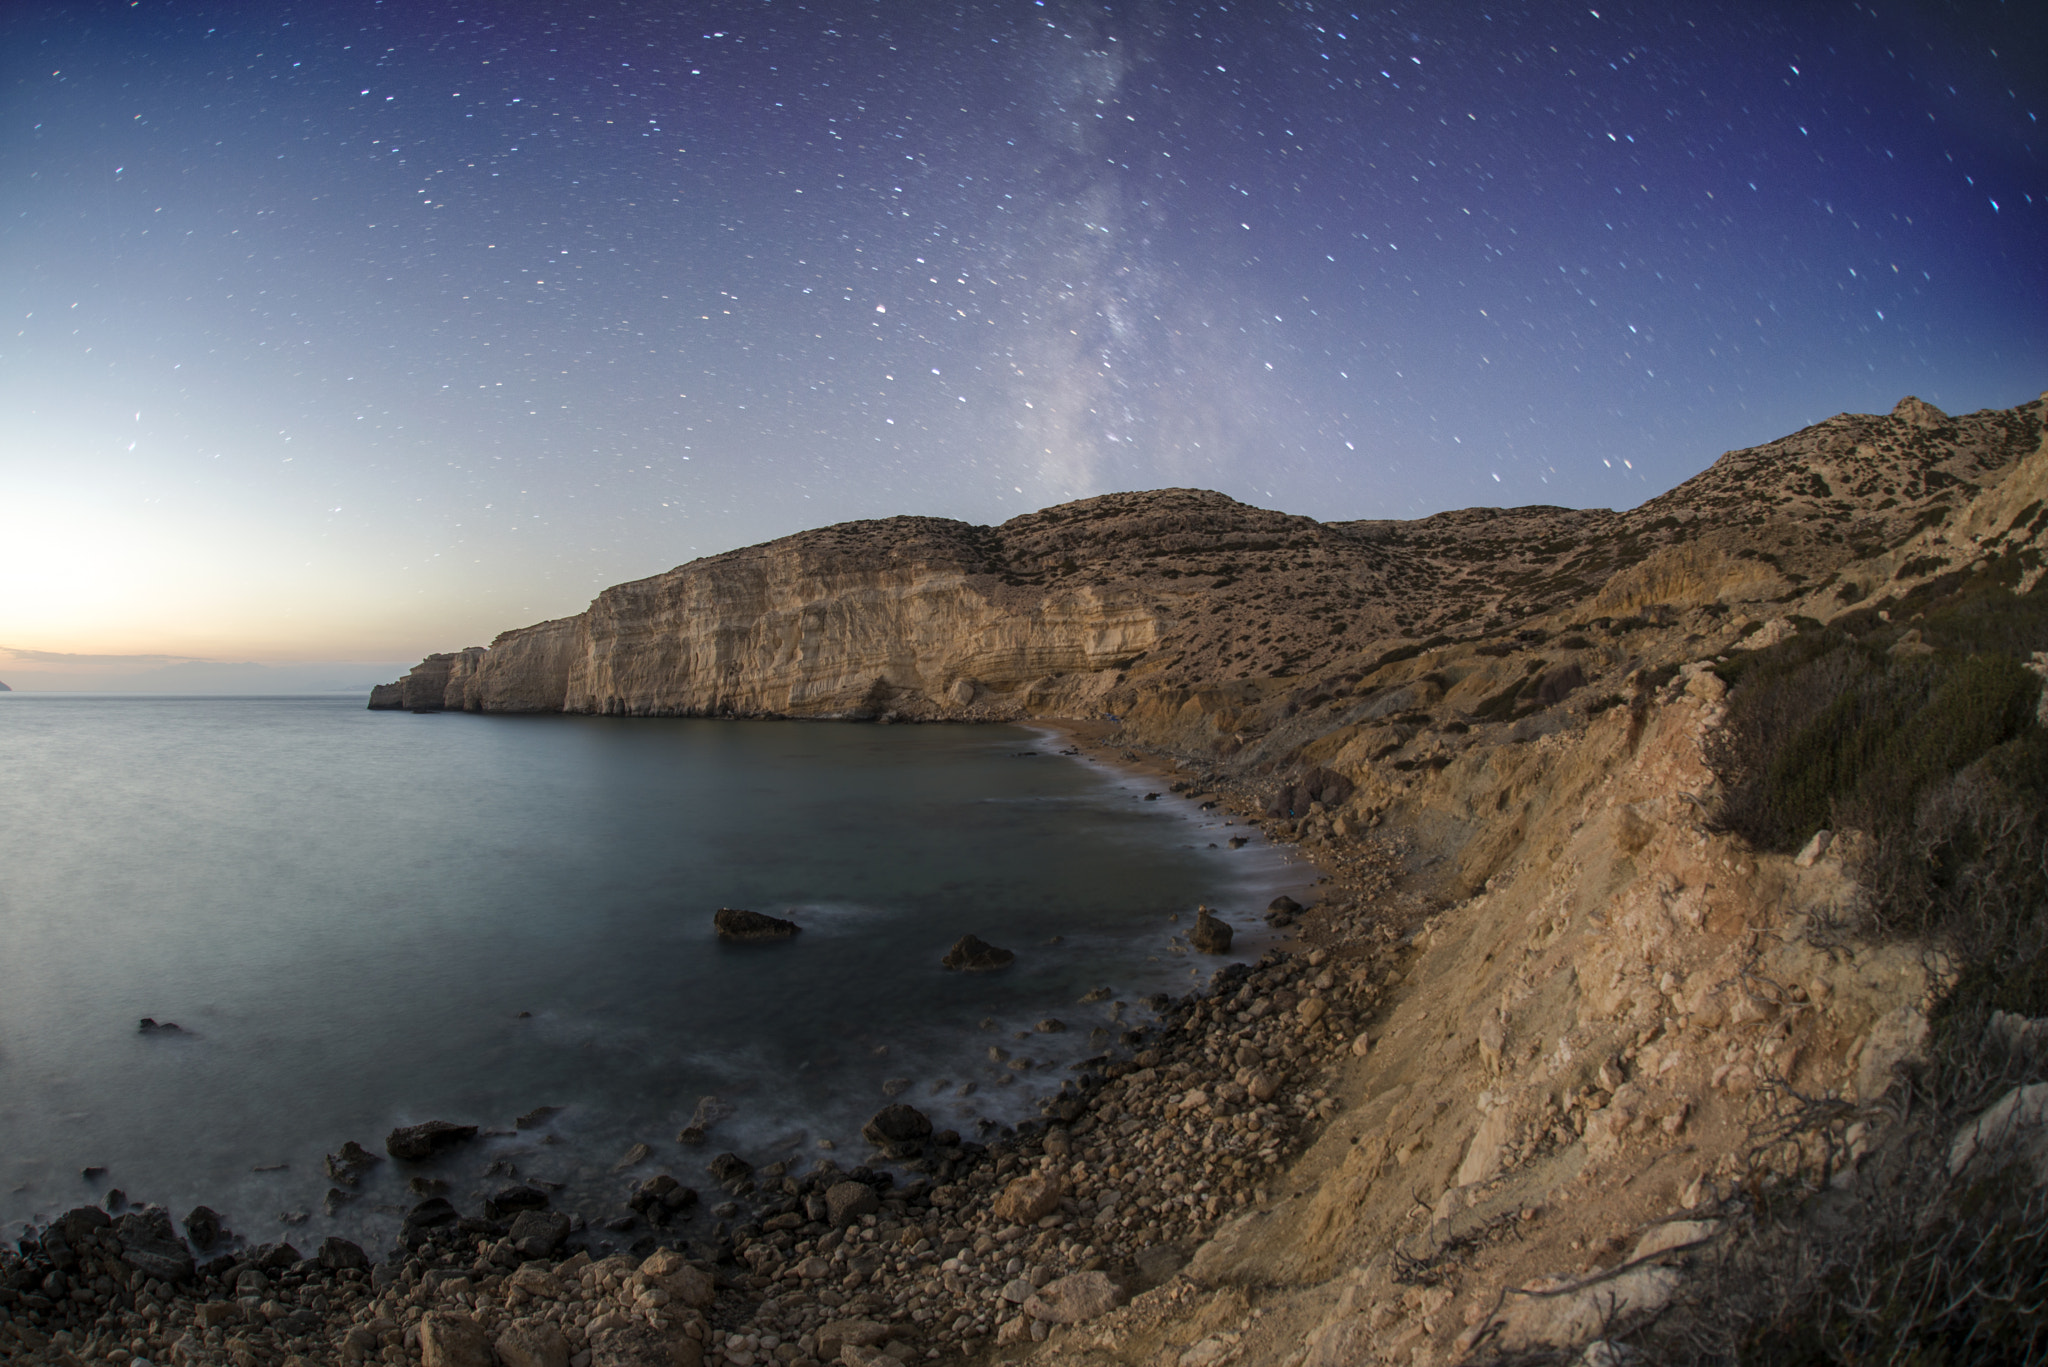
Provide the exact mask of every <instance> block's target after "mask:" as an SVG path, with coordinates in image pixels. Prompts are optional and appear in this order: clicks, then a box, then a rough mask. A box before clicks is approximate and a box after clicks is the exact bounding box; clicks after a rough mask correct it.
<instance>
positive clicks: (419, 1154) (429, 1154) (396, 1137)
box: [384, 1120, 476, 1163]
mask: <svg viewBox="0 0 2048 1367" xmlns="http://www.w3.org/2000/svg"><path fill="white" fill-rule="evenodd" d="M474 1138H476V1126H474V1125H457V1124H454V1123H452V1122H450V1121H446V1120H429V1121H426V1122H425V1123H424V1124H419V1125H401V1126H399V1127H398V1128H397V1129H395V1130H393V1131H392V1132H391V1133H390V1134H388V1135H386V1136H384V1152H386V1153H388V1154H390V1155H391V1156H392V1157H393V1158H396V1159H399V1160H400V1161H402V1162H406V1163H424V1162H425V1161H426V1160H428V1159H429V1158H433V1157H435V1156H437V1155H439V1154H443V1153H446V1152H447V1151H448V1150H449V1149H452V1148H454V1147H455V1146H456V1145H457V1144H466V1143H468V1142H469V1141H470V1140H472V1139H474Z"/></svg>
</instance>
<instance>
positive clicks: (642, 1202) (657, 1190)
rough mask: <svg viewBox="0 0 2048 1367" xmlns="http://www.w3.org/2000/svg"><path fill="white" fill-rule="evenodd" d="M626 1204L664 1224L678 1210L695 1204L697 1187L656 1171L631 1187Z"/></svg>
mask: <svg viewBox="0 0 2048 1367" xmlns="http://www.w3.org/2000/svg"><path fill="white" fill-rule="evenodd" d="M626 1204H627V1205H628V1206H630V1207H632V1208H633V1209H634V1210H637V1211H639V1212H640V1213H641V1214H642V1215H645V1216H646V1217H647V1218H648V1219H650V1220H652V1221H654V1223H656V1224H658V1225H665V1224H667V1223H668V1221H669V1217H670V1216H671V1215H674V1214H675V1213H676V1212H678V1211H684V1210H688V1209H689V1208H690V1207H692V1206H694V1205H696V1204H697V1189H696V1188H695V1187H686V1186H684V1185H683V1184H682V1183H681V1182H678V1181H676V1179H675V1178H673V1177H671V1176H669V1175H668V1174H667V1173H665V1172H664V1173H658V1174H656V1175H655V1176H653V1177H650V1178H648V1179H647V1180H646V1181H645V1182H642V1183H641V1184H640V1185H639V1186H637V1187H634V1188H633V1194H632V1195H631V1196H628V1197H627V1198H626Z"/></svg>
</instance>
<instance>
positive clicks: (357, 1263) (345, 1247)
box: [313, 1234, 370, 1272]
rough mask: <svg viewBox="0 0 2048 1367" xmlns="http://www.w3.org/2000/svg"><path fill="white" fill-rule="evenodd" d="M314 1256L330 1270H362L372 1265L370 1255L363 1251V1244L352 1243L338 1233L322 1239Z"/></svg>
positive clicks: (321, 1264)
mask: <svg viewBox="0 0 2048 1367" xmlns="http://www.w3.org/2000/svg"><path fill="white" fill-rule="evenodd" d="M313 1257H314V1259H315V1260H316V1261H318V1262H319V1264H320V1266H322V1267H324V1268H326V1269H327V1270H328V1271H330V1272H351V1271H353V1272H361V1271H362V1270H364V1269H365V1268H367V1267H369V1265H370V1255H369V1254H367V1253H365V1252H363V1248H362V1245H361V1244H356V1243H351V1242H350V1241H348V1240H347V1239H344V1238H342V1237H341V1236H340V1235H338V1234H330V1235H328V1236H327V1237H326V1238H325V1239H323V1240H321V1241H320V1249H319V1251H318V1252H316V1253H315V1254H314V1255H313Z"/></svg>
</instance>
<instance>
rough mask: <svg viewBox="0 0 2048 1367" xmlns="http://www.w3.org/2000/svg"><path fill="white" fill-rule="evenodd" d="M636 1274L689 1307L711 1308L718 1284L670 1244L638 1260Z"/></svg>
mask: <svg viewBox="0 0 2048 1367" xmlns="http://www.w3.org/2000/svg"><path fill="white" fill-rule="evenodd" d="M640 1275H641V1276H642V1277H645V1278H646V1279H647V1281H648V1282H649V1283H650V1284H652V1285H654V1286H658V1287H660V1288H661V1289H662V1290H664V1291H666V1292H668V1294H669V1295H670V1296H671V1297H673V1298H674V1299H675V1300H678V1301H681V1302H682V1303H683V1304H684V1305H687V1306H689V1307H690V1308H691V1309H692V1310H706V1311H708V1310H709V1309H711V1303H712V1301H713V1300H714V1299H716V1298H717V1295H718V1288H717V1286H716V1285H715V1284H714V1283H713V1282H712V1280H711V1276H710V1274H709V1273H707V1272H705V1271H704V1270H703V1269H702V1268H700V1267H698V1266H696V1265H695V1264H694V1263H692V1262H690V1261H689V1260H688V1259H687V1258H685V1257H684V1256H683V1255H682V1254H680V1253H678V1252H677V1251H676V1250H674V1249H672V1248H658V1249H656V1250H655V1251H654V1252H652V1253H650V1254H648V1255H647V1258H646V1260H645V1261H644V1262H642V1263H641V1264H640Z"/></svg>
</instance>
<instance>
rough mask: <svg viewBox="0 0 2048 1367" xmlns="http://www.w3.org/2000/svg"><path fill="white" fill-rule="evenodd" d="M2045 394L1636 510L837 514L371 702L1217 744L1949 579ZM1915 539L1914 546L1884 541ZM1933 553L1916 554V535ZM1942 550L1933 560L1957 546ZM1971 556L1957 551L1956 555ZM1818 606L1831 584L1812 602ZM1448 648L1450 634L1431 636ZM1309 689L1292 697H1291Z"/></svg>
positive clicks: (1868, 419)
mask: <svg viewBox="0 0 2048 1367" xmlns="http://www.w3.org/2000/svg"><path fill="white" fill-rule="evenodd" d="M2042 415H2043V404H2042V403H2041V402H2039V401H2037V402H2035V403H2032V404H2027V405H2023V406H2021V407H2019V408H2015V409H2010V410H2003V411H1987V412H1983V413H1977V414H1972V415H1970V416H1968V417H1963V418H1954V419H1951V418H1949V417H1947V416H1945V415H1943V414H1942V413H1940V412H1939V411H1938V410H1936V409H1934V408H1932V407H1930V406H1929V405H1927V404H1924V403H1921V402H1920V401H1919V400H1917V399H1907V400H1904V401H1902V402H1901V403H1900V405H1899V406H1898V408H1897V409H1895V410H1894V411H1893V412H1892V413H1890V414H1888V415H1881V416H1873V415H1853V414H1844V415H1841V416H1839V417H1835V418H1831V419H1829V420H1827V421H1826V422H1823V423H1819V424H1816V425H1815V426H1813V427H1811V428H1808V429H1806V430H1805V431H1803V432H1799V433H1796V434H1794V435H1792V436H1790V437H1786V438H1784V439H1783V440H1780V441H1777V442H1772V443H1770V444H1769V445H1766V446H1762V447H1756V448H1752V449H1749V450H1744V451H1736V452H1731V453H1730V454H1728V455H1727V456H1724V457H1723V458H1722V459H1721V460H1719V461H1717V462H1716V463H1715V464H1714V466H1713V467H1711V468H1710V469H1708V470H1707V471H1705V472H1703V473H1702V474H1700V475H1699V476H1697V477H1696V478H1694V479H1692V480H1689V481H1687V483H1685V484H1684V485H1681V486H1680V487H1679V488H1677V489H1675V490H1673V491H1671V492H1670V493H1668V494H1665V495H1663V496H1661V497H1659V498H1657V499H1653V500H1651V501H1650V502H1649V503H1646V504H1644V505H1642V506H1641V507H1639V508H1635V509H1632V510H1630V511H1628V512H1622V513H1614V512H1608V511H1605V510H1600V509H1593V510H1572V509H1565V508H1518V509H1492V508H1476V509H1465V510H1461V511H1458V512H1450V513H1441V514H1438V515H1436V516H1434V517H1429V518H1423V519H1420V520H1417V521H1412V522H1385V521H1377V522H1376V521H1366V522H1349V523H1330V524H1325V523H1319V522H1316V521H1313V520H1312V519H1309V518H1305V517H1296V516H1290V515H1287V514H1283V513H1274V512H1268V511H1265V510H1263V509H1258V508H1251V507H1247V506H1245V505H1244V504H1240V503H1237V502H1235V501H1233V500H1231V499H1229V498H1226V497H1224V496H1223V495H1221V494H1215V493H1209V492H1205V491H1200V490H1187V489H1167V490H1158V491H1153V492H1149V493H1141V494H1111V495H1106V496H1104V497H1100V498H1093V499H1086V500H1082V501H1080V502H1077V503H1070V504H1065V505H1062V506H1060V507H1056V508H1048V509H1046V510H1044V511H1042V512H1037V513H1031V514H1027V515H1025V516H1023V517H1019V518H1014V519H1012V520H1011V521H1009V522H1006V523H1004V524H1002V525H1001V526H999V527H975V526H970V525H968V524H966V523H961V522H953V521H948V520H945V519H940V518H917V517H898V518H888V519H884V520H881V521H873V522H850V523H842V524H840V525H838V526H833V527H826V528H821V529H819V530H816V531H810V532H803V533H800V534H798V535H795V536H790V537H784V538H782V539H781V540H779V541H771V542H768V543H767V544H765V545H760V546H750V547H747V548H745V549H742V550H737V551H732V552H728V553H726V554H724V555H717V556H711V557H707V558H705V559H702V560H696V561H692V562H691V563H689V564H687V565H683V566H680V567H678V568H676V569H672V570H670V571H668V572H667V573H665V574H659V575H655V576H654V577H652V578H649V579H642V580H637V581H635V582H633V583H629V584H620V585H617V586H615V587H613V588H610V589H607V590H605V591H604V592H603V593H602V594H600V595H598V597H597V599H596V601H595V602H593V603H592V604H591V605H590V607H589V608H588V609H586V610H585V611H584V612H582V613H580V614H578V615H577V616H575V617H568V618H561V619H558V620H555V621H551V622H542V623H539V624H537V625H535V626H530V627H524V628H520V629H518V630H516V631H509V632H506V633H505V634H503V635H501V636H500V637H498V638H497V639H496V640H495V641H493V642H492V643H491V645H490V647H489V648H487V649H486V648H482V647H470V648H469V649H466V650H463V651H459V652H454V653H450V654H445V655H434V656H430V657H429V658H428V659H426V660H425V661H423V662H422V663H421V664H420V665H419V666H418V667H417V668H415V669H414V670H413V671H412V673H411V674H410V675H408V676H407V677H406V678H405V679H403V680H400V681H399V682H397V683H396V684H389V685H384V686H381V687H380V688H378V689H377V690H376V691H375V693H374V694H373V696H372V698H371V702H370V705H371V706H372V707H379V708H453V709H466V710H469V711H485V712H550V711H568V712H598V713H613V714H621V715H633V716H655V715H734V716H791V717H881V716H888V715H892V714H893V715H896V716H901V717H904V718H958V719H976V720H996V719H1008V718H1018V717H1026V716H1053V717H1070V718H1081V717H1089V716H1096V715H1100V714H1103V713H1115V714H1118V715H1131V714H1135V715H1136V716H1137V717H1139V718H1142V719H1143V723H1142V724H1143V725H1144V726H1145V727H1146V728H1147V730H1146V735H1145V738H1146V739H1149V740H1151V741H1153V742H1155V743H1159V744H1168V745H1175V746H1192V747H1196V748H1201V749H1219V748H1220V749H1221V750H1223V751H1224V752H1229V751H1230V750H1231V749H1232V748H1233V747H1236V746H1241V745H1243V744H1245V743H1247V738H1248V737H1250V736H1251V735H1253V734H1255V733H1258V732H1261V731H1263V730H1265V729H1267V728H1269V727H1272V726H1273V725H1275V724H1277V723H1279V722H1281V721H1284V720H1285V718H1286V717H1287V716H1291V715H1292V713H1288V712H1286V708H1287V706H1288V701H1287V700H1286V699H1285V698H1284V697H1283V696H1282V695H1284V694H1298V695H1299V696H1297V697H1295V698H1293V701H1294V702H1295V703H1297V704H1298V703H1299V702H1300V701H1301V700H1302V699H1304V698H1305V697H1307V696H1312V695H1313V694H1314V693H1315V692H1317V691H1323V692H1329V691H1330V689H1329V688H1328V687H1321V688H1319V687H1318V686H1317V685H1316V682H1315V681H1317V680H1334V681H1337V682H1336V683H1334V684H1333V685H1332V686H1334V687H1341V686H1342V683H1341V680H1342V678H1343V676H1344V675H1345V674H1346V673H1356V672H1357V671H1358V668H1359V665H1360V664H1361V663H1363V662H1369V661H1371V660H1373V659H1376V658H1378V657H1380V656H1383V655H1384V654H1385V653H1386V652H1387V651H1388V650H1390V649H1396V650H1398V649H1401V648H1403V647H1404V645H1419V644H1421V643H1423V642H1436V643H1438V644H1444V643H1448V642H1449V641H1452V640H1463V641H1479V640H1483V639H1486V638H1489V637H1497V636H1500V635H1501V634H1503V633H1509V632H1512V631H1514V630H1515V629H1517V627H1518V625H1519V624H1521V623H1525V622H1527V621H1530V620H1532V619H1534V618H1536V617H1538V616H1540V615H1542V614H1544V613H1549V612H1558V611H1574V610H1576V611H1579V613H1580V615H1582V616H1585V617H1602V616H1606V617H1614V618H1622V619H1634V618H1637V617H1645V618H1652V619H1657V622H1656V624H1658V625H1666V623H1664V622H1663V620H1662V619H1664V618H1667V617H1672V616H1674V615H1675V614H1682V613H1684V612H1687V611H1698V610H1702V609H1712V610H1714V612H1715V613H1716V614H1718V613H1721V612H1725V611H1728V610H1730V609H1743V610H1746V611H1748V612H1749V613H1750V614H1751V615H1752V620H1756V619H1761V618H1768V617H1785V616H1787V615H1790V614H1791V613H1792V612H1793V611H1794V610H1795V609H1794V608H1788V607H1787V606H1786V605H1787V604H1793V605H1795V606H1796V611H1798V612H1804V613H1808V614H1810V615H1814V616H1819V617H1823V618H1824V617H1826V616H1828V615H1831V613H1832V611H1835V610H1840V609H1841V608H1842V607H1844V606H1846V605H1847V603H1849V602H1851V601H1853V597H1851V596H1847V595H1852V594H1853V595H1856V596H1860V595H1861V594H1862V593H1867V592H1872V591H1875V590H1876V589H1878V588H1880V587H1881V586H1882V585H1884V584H1886V583H1889V582H1891V581H1893V580H1899V581H1901V582H1910V581H1911V580H1912V579H1913V577H1914V575H1913V574H1912V573H1908V571H1909V570H1912V571H1916V572H1917V573H1918V574H1919V575H1921V576H1922V577H1924V576H1925V575H1927V574H1930V573H1933V572H1935V570H1936V569H1938V568H1939V567H1944V566H1946V565H1947V564H1948V563H1949V561H1950V560H1951V559H1953V558H1955V557H1954V555H1952V554H1950V553H1949V552H1951V551H1958V548H1956V547H1955V546H1953V545H1952V543H1951V542H1949V541H1947V540H1944V539H1943V532H1942V529H1943V528H1945V527H1947V526H1949V525H1951V523H1952V522H1953V521H1955V520H1956V519H1958V518H1959V517H1961V516H1963V514H1964V511H1965V510H1966V509H1967V508H1968V507H1969V506H1972V505H1973V503H1974V501H1975V500H1977V499H1978V498H1979V497H1980V496H1981V495H1983V494H1984V493H1985V492H1986V491H1987V490H1988V489H1990V488H1992V487H1993V486H1996V485H1998V484H2000V483H2002V482H2004V481H2005V480H2006V479H2007V477H2008V476H2009V475H2010V474H2011V472H2012V471H2013V469H2014V468H2015V467H2016V466H2017V465H2018V464H2019V463H2021V462H2022V461H2023V460H2025V459H2026V458H2027V457H2029V456H2030V455H2032V454H2033V453H2035V452H2036V451H2037V450H2038V448H2039V446H2040V440H2041V430H2042ZM1908 542H1913V543H1914V545H1915V547H1917V548H1918V549H1916V550H1915V551H1914V552H1913V553H1910V554H1909V553H1905V552H1903V551H1902V550H1901V548H1902V547H1904V546H1906V544H1907V543H1908ZM1930 548H1931V549H1930ZM1944 548H1947V549H1944ZM1958 553H1959V552H1958ZM1823 591H1825V593H1831V594H1833V595H1834V596H1833V597H1826V596H1825V593H1824V592H1823ZM1438 638H1443V639H1442V641H1438ZM1304 690H1305V691H1304Z"/></svg>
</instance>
